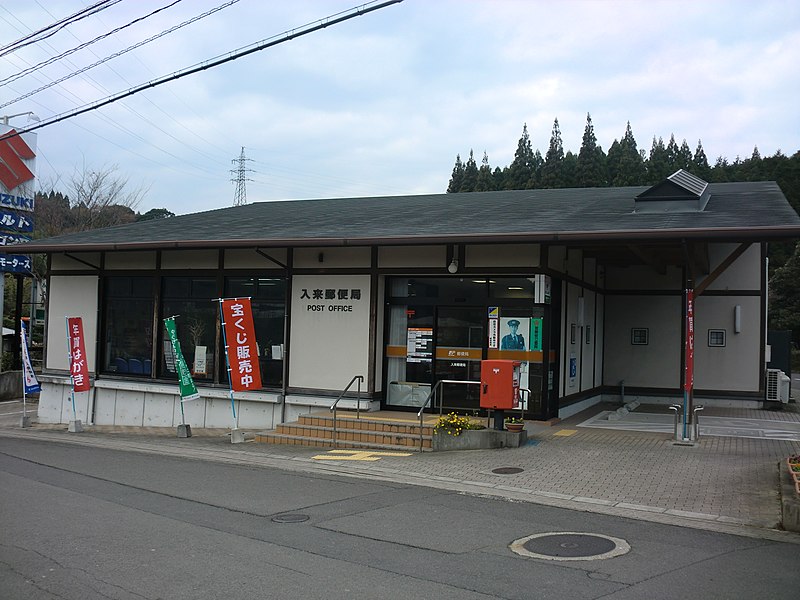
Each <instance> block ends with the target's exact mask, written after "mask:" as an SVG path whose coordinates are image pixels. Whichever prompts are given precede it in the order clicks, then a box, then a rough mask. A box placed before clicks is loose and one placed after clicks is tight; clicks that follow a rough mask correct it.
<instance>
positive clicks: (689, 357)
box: [683, 289, 694, 392]
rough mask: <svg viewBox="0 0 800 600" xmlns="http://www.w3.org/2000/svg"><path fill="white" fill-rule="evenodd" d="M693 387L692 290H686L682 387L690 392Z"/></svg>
mask: <svg viewBox="0 0 800 600" xmlns="http://www.w3.org/2000/svg"><path fill="white" fill-rule="evenodd" d="M693 387H694V290H691V289H690V290H686V370H685V372H684V377H683V389H684V391H686V392H691V391H692V388H693Z"/></svg>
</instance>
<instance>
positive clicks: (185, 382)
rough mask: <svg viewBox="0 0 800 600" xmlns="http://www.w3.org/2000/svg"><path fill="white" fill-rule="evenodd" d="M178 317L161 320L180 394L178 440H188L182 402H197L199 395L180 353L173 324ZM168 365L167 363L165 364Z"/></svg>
mask: <svg viewBox="0 0 800 600" xmlns="http://www.w3.org/2000/svg"><path fill="white" fill-rule="evenodd" d="M179 316H180V315H173V316H171V317H165V318H164V319H163V323H164V329H165V330H166V332H167V336H168V337H169V341H170V344H169V345H168V346H165V349H166V348H171V352H172V355H173V356H174V362H175V365H174V367H175V373H176V374H177V376H178V390H179V393H180V398H181V399H180V407H181V424H180V425H178V428H177V430H178V431H177V433H178V437H179V438H189V437H192V429H191V427H190V426H189V425H187V424H186V413H185V411H184V408H183V403H184V402H189V401H190V400H198V399H199V398H200V394H199V393H198V391H197V386H196V385H195V383H194V380H193V379H192V375H191V372H190V371H189V367H188V366H187V365H186V359H184V357H183V352H182V351H181V344H180V340H179V339H178V329H177V324H176V323H175V319H176V318H177V317H179ZM195 352H196V350H195ZM167 364H169V363H167Z"/></svg>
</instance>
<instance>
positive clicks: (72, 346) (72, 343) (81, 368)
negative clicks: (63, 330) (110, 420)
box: [67, 317, 89, 392]
mask: <svg viewBox="0 0 800 600" xmlns="http://www.w3.org/2000/svg"><path fill="white" fill-rule="evenodd" d="M67 343H68V344H69V374H70V377H71V378H72V389H73V390H74V391H76V392H88V391H89V365H88V364H87V361H86V344H85V342H84V339H83V320H82V319H81V318H80V317H67Z"/></svg>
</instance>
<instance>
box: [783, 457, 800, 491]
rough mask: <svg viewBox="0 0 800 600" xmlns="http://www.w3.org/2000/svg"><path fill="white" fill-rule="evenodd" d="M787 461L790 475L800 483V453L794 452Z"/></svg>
mask: <svg viewBox="0 0 800 600" xmlns="http://www.w3.org/2000/svg"><path fill="white" fill-rule="evenodd" d="M786 463H787V464H788V465H789V475H791V476H792V478H793V479H794V482H795V483H797V484H799V485H800V454H792V455H791V456H789V458H787V459H786Z"/></svg>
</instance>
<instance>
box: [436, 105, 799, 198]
mask: <svg viewBox="0 0 800 600" xmlns="http://www.w3.org/2000/svg"><path fill="white" fill-rule="evenodd" d="M678 169H686V170H687V171H689V172H690V173H692V174H694V175H696V176H698V177H700V178H701V179H704V180H705V181H709V182H724V181H776V182H777V183H778V185H779V186H780V187H781V189H782V190H783V192H784V194H785V195H786V197H787V199H788V200H789V202H790V203H791V204H792V206H793V207H794V208H795V210H797V211H798V213H800V152H796V153H795V154H794V155H793V156H792V157H787V156H786V155H784V154H783V153H782V152H781V151H780V150H779V151H778V152H777V153H776V154H775V155H774V156H768V157H762V156H761V154H760V153H759V151H758V147H755V148H754V149H753V154H752V156H751V157H750V158H746V159H741V158H739V157H738V156H737V157H736V159H735V160H734V161H733V162H729V161H728V159H727V158H724V157H719V158H717V159H716V161H715V163H714V165H713V166H711V165H710V164H709V162H708V158H707V156H706V153H705V151H704V150H703V144H702V141H698V142H697V147H696V148H695V150H694V151H692V150H691V148H690V147H689V144H688V143H687V142H686V140H683V142H682V143H681V144H680V145H679V144H678V143H677V141H676V140H675V135H674V134H673V135H671V136H670V139H669V142H667V143H666V144H665V143H664V140H663V138H661V137H658V138H656V137H655V136H654V137H653V142H652V145H651V147H650V152H649V154H648V153H647V152H645V150H644V149H640V148H639V147H638V145H637V143H636V139H635V138H634V136H633V131H632V130H631V124H630V122H628V124H627V126H626V127H625V133H624V135H623V136H622V139H620V140H616V139H615V140H614V142H613V143H612V144H611V146H610V147H609V149H608V152H607V153H606V152H605V151H604V150H603V148H602V147H601V146H600V145H599V144H598V143H597V137H596V136H595V133H594V127H593V125H592V117H591V115H588V114H587V115H586V127H585V129H584V132H583V140H582V142H581V147H580V150H579V151H578V153H577V154H575V153H573V152H572V151H571V150H567V151H566V152H565V151H564V143H563V141H562V138H561V129H560V127H559V125H558V119H556V120H555V122H554V123H553V130H552V133H551V135H550V145H549V146H548V148H547V152H546V153H545V154H544V156H543V155H542V153H541V152H540V151H539V150H538V149H537V150H533V148H532V146H531V140H530V136H529V135H528V126H527V124H525V125H523V127H522V137H520V139H519V142H518V143H517V149H516V152H514V160H512V161H511V164H510V165H508V166H506V167H503V168H500V167H495V168H494V169H492V167H491V165H490V164H489V157H488V155H487V154H486V152H484V153H483V158H482V160H481V164H480V166H478V164H477V162H476V160H475V156H474V153H473V151H472V150H470V151H469V157H468V158H467V160H466V161H462V159H461V155H460V154H459V155H457V156H456V162H455V166H454V167H453V172H452V175H451V176H450V182H449V184H448V186H447V192H448V193H454V192H489V191H497V190H529V189H545V188H581V187H608V186H613V187H617V186H620V187H621V186H631V185H655V184H656V183H659V182H661V181H663V180H664V179H666V178H667V177H668V176H669V175H671V174H672V173H674V172H675V171H677V170H678Z"/></svg>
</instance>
